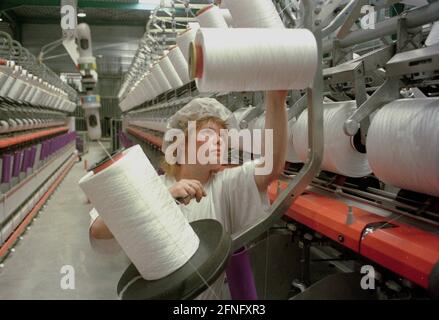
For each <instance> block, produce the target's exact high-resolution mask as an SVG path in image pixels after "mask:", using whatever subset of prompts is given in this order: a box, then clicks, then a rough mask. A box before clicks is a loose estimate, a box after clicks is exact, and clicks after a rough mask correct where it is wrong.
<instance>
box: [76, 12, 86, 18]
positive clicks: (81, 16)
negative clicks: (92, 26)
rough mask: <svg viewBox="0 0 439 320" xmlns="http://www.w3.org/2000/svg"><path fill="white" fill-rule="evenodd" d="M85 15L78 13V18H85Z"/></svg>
mask: <svg viewBox="0 0 439 320" xmlns="http://www.w3.org/2000/svg"><path fill="white" fill-rule="evenodd" d="M86 16H87V14H86V13H85V12H78V18H85V17H86Z"/></svg>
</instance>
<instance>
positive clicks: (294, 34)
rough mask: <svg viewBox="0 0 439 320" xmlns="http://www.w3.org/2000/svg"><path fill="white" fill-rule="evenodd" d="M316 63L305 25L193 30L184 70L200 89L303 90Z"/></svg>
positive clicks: (204, 90)
mask: <svg viewBox="0 0 439 320" xmlns="http://www.w3.org/2000/svg"><path fill="white" fill-rule="evenodd" d="M316 67H317V44H316V40H315V38H314V35H313V34H312V33H311V31H309V30H306V29H276V30H273V29H209V28H206V29H199V30H198V33H197V36H196V39H195V43H194V44H193V45H192V46H191V59H190V71H191V74H192V76H193V77H194V78H196V83H197V87H198V90H199V91H200V92H217V91H260V90H284V89H304V88H306V87H307V86H309V85H310V83H311V82H312V80H313V77H314V73H315V71H316Z"/></svg>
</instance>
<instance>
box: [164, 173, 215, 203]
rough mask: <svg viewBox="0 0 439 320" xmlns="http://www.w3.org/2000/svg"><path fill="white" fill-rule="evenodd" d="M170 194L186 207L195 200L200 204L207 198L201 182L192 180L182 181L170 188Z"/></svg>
mask: <svg viewBox="0 0 439 320" xmlns="http://www.w3.org/2000/svg"><path fill="white" fill-rule="evenodd" d="M169 192H170V193H171V195H172V197H174V198H175V199H178V200H179V201H180V202H181V203H183V204H184V205H188V204H189V203H190V202H191V200H192V199H194V198H195V199H197V202H200V201H201V199H202V198H203V197H205V196H206V192H205V191H204V188H203V185H202V184H201V182H200V181H198V180H190V179H181V180H180V181H178V182H177V183H176V184H174V185H173V186H172V187H171V188H169Z"/></svg>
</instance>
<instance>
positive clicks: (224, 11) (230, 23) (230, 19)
mask: <svg viewBox="0 0 439 320" xmlns="http://www.w3.org/2000/svg"><path fill="white" fill-rule="evenodd" d="M220 11H221V14H222V15H223V18H224V20H225V21H226V23H227V26H228V27H229V28H232V27H233V17H232V14H231V13H230V10H229V9H220Z"/></svg>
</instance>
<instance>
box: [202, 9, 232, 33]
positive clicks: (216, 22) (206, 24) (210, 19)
mask: <svg viewBox="0 0 439 320" xmlns="http://www.w3.org/2000/svg"><path fill="white" fill-rule="evenodd" d="M201 10H204V11H202V12H201V13H200V14H197V20H198V23H199V24H200V27H201V28H228V25H227V22H226V20H225V19H224V16H223V13H222V12H221V10H220V9H219V8H218V7H217V6H215V5H211V6H209V7H207V8H205V9H201Z"/></svg>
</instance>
